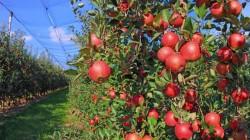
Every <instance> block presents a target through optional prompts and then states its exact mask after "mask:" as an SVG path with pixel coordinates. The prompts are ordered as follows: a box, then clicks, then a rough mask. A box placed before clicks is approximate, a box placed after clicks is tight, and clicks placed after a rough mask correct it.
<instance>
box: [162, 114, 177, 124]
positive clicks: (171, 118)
mask: <svg viewBox="0 0 250 140" xmlns="http://www.w3.org/2000/svg"><path fill="white" fill-rule="evenodd" d="M164 122H165V124H166V125H167V126H175V125H176V124H177V123H178V119H177V118H175V116H174V113H173V112H172V111H168V112H167V113H166V114H165V116H164Z"/></svg>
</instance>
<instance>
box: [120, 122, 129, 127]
mask: <svg viewBox="0 0 250 140" xmlns="http://www.w3.org/2000/svg"><path fill="white" fill-rule="evenodd" d="M122 126H124V127H130V126H131V123H130V122H128V121H126V122H123V123H122Z"/></svg>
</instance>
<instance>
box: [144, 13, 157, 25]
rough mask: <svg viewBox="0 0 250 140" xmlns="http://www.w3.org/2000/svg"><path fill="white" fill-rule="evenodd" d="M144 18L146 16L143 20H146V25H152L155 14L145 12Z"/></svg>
mask: <svg viewBox="0 0 250 140" xmlns="http://www.w3.org/2000/svg"><path fill="white" fill-rule="evenodd" d="M143 18H144V20H143V21H144V24H145V25H152V24H153V21H154V15H153V14H151V13H147V14H144V16H143Z"/></svg>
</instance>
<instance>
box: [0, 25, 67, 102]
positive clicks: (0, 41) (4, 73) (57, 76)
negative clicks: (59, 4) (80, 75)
mask: <svg viewBox="0 0 250 140" xmlns="http://www.w3.org/2000/svg"><path fill="white" fill-rule="evenodd" d="M24 47H25V43H24V40H23V39H22V34H21V33H20V32H16V33H14V34H13V35H11V38H10V37H9V36H8V33H7V32H6V31H5V29H4V28H3V29H2V30H1V32H0V64H1V65H0V97H1V100H3V99H5V98H6V97H8V98H16V97H23V96H28V95H35V94H37V93H44V92H46V91H48V90H54V89H56V88H59V87H63V86H66V85H67V78H66V77H65V75H64V73H63V71H62V70H61V69H60V68H59V67H58V66H55V65H54V64H52V63H51V62H50V60H49V59H48V58H47V57H46V56H42V57H40V58H35V57H33V56H31V55H30V54H28V53H27V51H26V50H25V49H24Z"/></svg>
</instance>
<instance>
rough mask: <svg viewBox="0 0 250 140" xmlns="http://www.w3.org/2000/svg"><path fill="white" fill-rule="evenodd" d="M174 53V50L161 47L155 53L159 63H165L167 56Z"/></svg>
mask: <svg viewBox="0 0 250 140" xmlns="http://www.w3.org/2000/svg"><path fill="white" fill-rule="evenodd" d="M172 53H174V50H173V49H172V48H170V47H162V48H160V49H159V50H158V52H157V58H158V60H160V61H161V62H165V60H166V58H167V56H168V55H170V54H172Z"/></svg>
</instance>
